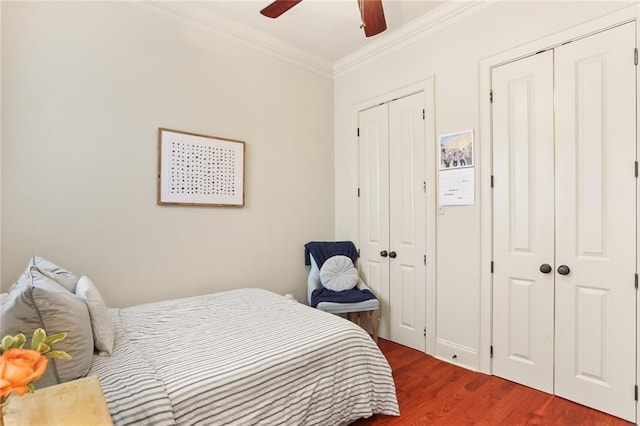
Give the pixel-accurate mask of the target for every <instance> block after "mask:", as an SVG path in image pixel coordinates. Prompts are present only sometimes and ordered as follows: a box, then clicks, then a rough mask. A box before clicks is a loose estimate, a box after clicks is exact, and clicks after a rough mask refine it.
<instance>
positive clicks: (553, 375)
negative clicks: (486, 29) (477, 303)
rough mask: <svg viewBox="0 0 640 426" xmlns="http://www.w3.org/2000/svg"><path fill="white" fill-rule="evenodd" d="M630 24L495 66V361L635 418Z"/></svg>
mask: <svg viewBox="0 0 640 426" xmlns="http://www.w3.org/2000/svg"><path fill="white" fill-rule="evenodd" d="M634 49H635V23H629V24H624V25H621V26H618V27H615V28H612V29H609V30H606V31H603V32H600V33H597V34H595V35H592V36H589V37H585V38H582V39H578V40H575V41H572V42H571V43H567V44H564V45H561V46H559V47H557V48H554V49H551V50H547V51H544V52H542V53H538V54H536V55H533V56H530V57H527V58H524V59H520V60H517V61H514V62H510V63H508V64H505V65H502V66H499V67H496V68H494V70H493V71H492V91H493V105H492V113H493V119H492V120H493V130H492V131H493V141H492V143H493V175H494V188H493V202H494V205H493V210H494V213H493V214H494V221H493V222H494V225H493V226H494V230H493V245H494V253H493V256H494V274H493V372H494V374H495V375H497V376H501V377H504V378H506V379H509V380H512V381H515V382H519V383H522V384H525V385H528V386H531V387H533V388H536V389H540V390H542V391H545V392H548V393H553V394H556V395H559V396H561V397H564V398H567V399H570V400H573V401H576V402H578V403H580V404H583V405H587V406H589V407H592V408H595V409H598V410H601V411H604V412H607V413H610V414H613V415H615V416H618V417H622V418H624V419H626V420H630V421H635V411H636V402H635V398H634V391H635V385H636V380H635V376H636V288H635V285H636V284H635V280H636V272H637V270H636V218H637V211H636V182H637V178H636V171H635V167H637V166H636V163H635V162H636V83H635V82H636V66H635V64H634Z"/></svg>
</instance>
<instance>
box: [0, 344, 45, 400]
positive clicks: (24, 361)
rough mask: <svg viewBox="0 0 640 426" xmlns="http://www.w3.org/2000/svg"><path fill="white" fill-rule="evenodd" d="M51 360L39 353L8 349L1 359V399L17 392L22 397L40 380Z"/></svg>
mask: <svg viewBox="0 0 640 426" xmlns="http://www.w3.org/2000/svg"><path fill="white" fill-rule="evenodd" d="M48 362H49V360H48V359H47V357H45V356H44V355H42V354H41V353H40V352H38V351H32V350H28V349H7V350H6V351H4V352H3V353H2V356H1V357H0V399H2V398H4V397H5V396H8V395H9V394H10V393H11V392H15V393H17V394H18V395H20V396H22V395H24V394H25V392H27V391H28V390H29V387H28V385H29V383H31V382H33V381H35V380H38V379H39V378H40V376H42V374H43V373H44V370H46V368H47V363H48Z"/></svg>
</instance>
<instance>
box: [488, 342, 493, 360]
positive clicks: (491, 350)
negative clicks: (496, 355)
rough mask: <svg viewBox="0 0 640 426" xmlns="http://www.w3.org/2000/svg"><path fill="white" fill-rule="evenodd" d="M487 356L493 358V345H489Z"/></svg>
mask: <svg viewBox="0 0 640 426" xmlns="http://www.w3.org/2000/svg"><path fill="white" fill-rule="evenodd" d="M489 358H493V345H491V346H489Z"/></svg>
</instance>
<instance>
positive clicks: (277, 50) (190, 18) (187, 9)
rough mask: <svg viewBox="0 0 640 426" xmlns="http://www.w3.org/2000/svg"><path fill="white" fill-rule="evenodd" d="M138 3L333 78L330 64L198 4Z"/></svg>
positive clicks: (154, 0)
mask: <svg viewBox="0 0 640 426" xmlns="http://www.w3.org/2000/svg"><path fill="white" fill-rule="evenodd" d="M135 3H136V4H138V5H142V6H143V7H147V8H151V9H154V10H156V11H161V12H163V13H164V14H166V15H169V16H171V17H173V18H177V19H180V20H182V21H185V22H187V23H189V24H192V25H193V24H195V25H197V26H198V27H200V28H203V29H205V30H207V31H209V32H212V33H214V34H215V35H216V37H221V38H225V39H227V40H230V41H234V42H237V43H240V44H242V45H244V46H246V47H249V48H251V49H254V50H257V51H259V52H262V53H265V54H267V55H270V56H273V57H276V58H278V59H281V60H283V61H285V62H288V63H290V64H293V65H296V66H299V67H302V68H305V69H307V70H309V71H313V72H315V73H318V74H320V75H322V76H324V77H329V78H332V77H333V64H332V63H331V62H329V61H325V60H322V59H320V58H318V57H317V56H315V55H310V54H309V53H307V52H306V51H304V50H302V49H298V48H296V47H294V46H291V45H289V44H287V43H285V42H283V41H281V40H279V39H277V38H275V37H273V36H271V35H269V34H266V33H264V32H261V31H256V30H253V29H251V28H249V27H247V26H245V25H241V24H238V23H236V22H235V21H232V20H230V19H227V18H225V17H222V16H220V15H217V14H214V13H211V12H207V11H206V10H204V9H203V8H200V7H198V5H197V3H194V2H176V1H165V0H151V1H145V2H135Z"/></svg>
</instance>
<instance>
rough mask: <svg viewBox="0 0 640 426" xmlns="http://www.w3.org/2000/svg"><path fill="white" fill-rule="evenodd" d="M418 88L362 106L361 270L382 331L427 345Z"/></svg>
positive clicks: (416, 344) (420, 96) (423, 153)
mask: <svg viewBox="0 0 640 426" xmlns="http://www.w3.org/2000/svg"><path fill="white" fill-rule="evenodd" d="M423 108H424V93H422V92H420V93H416V94H413V95H410V96H406V97H403V98H400V99H397V100H395V101H393V102H389V103H385V104H382V105H378V106H376V107H373V108H370V109H367V110H364V111H360V113H359V117H358V121H359V123H358V127H359V135H360V136H359V138H358V162H359V164H358V174H359V176H358V182H359V183H358V187H359V188H358V193H359V197H358V222H359V223H358V227H359V229H358V234H359V237H358V241H359V246H360V270H361V273H362V275H363V277H364V278H365V280H366V281H367V283H368V284H369V286H370V287H371V289H372V290H373V291H374V292H375V293H376V295H377V296H378V298H379V300H380V303H381V309H380V318H381V322H380V335H381V336H383V337H388V338H389V339H390V340H392V341H394V342H396V343H400V344H402V345H405V346H409V347H412V348H414V349H417V350H420V351H423V352H424V351H425V346H426V338H425V335H424V328H425V322H426V266H425V254H426V212H425V208H426V194H425V175H426V147H425V130H424V118H423Z"/></svg>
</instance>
